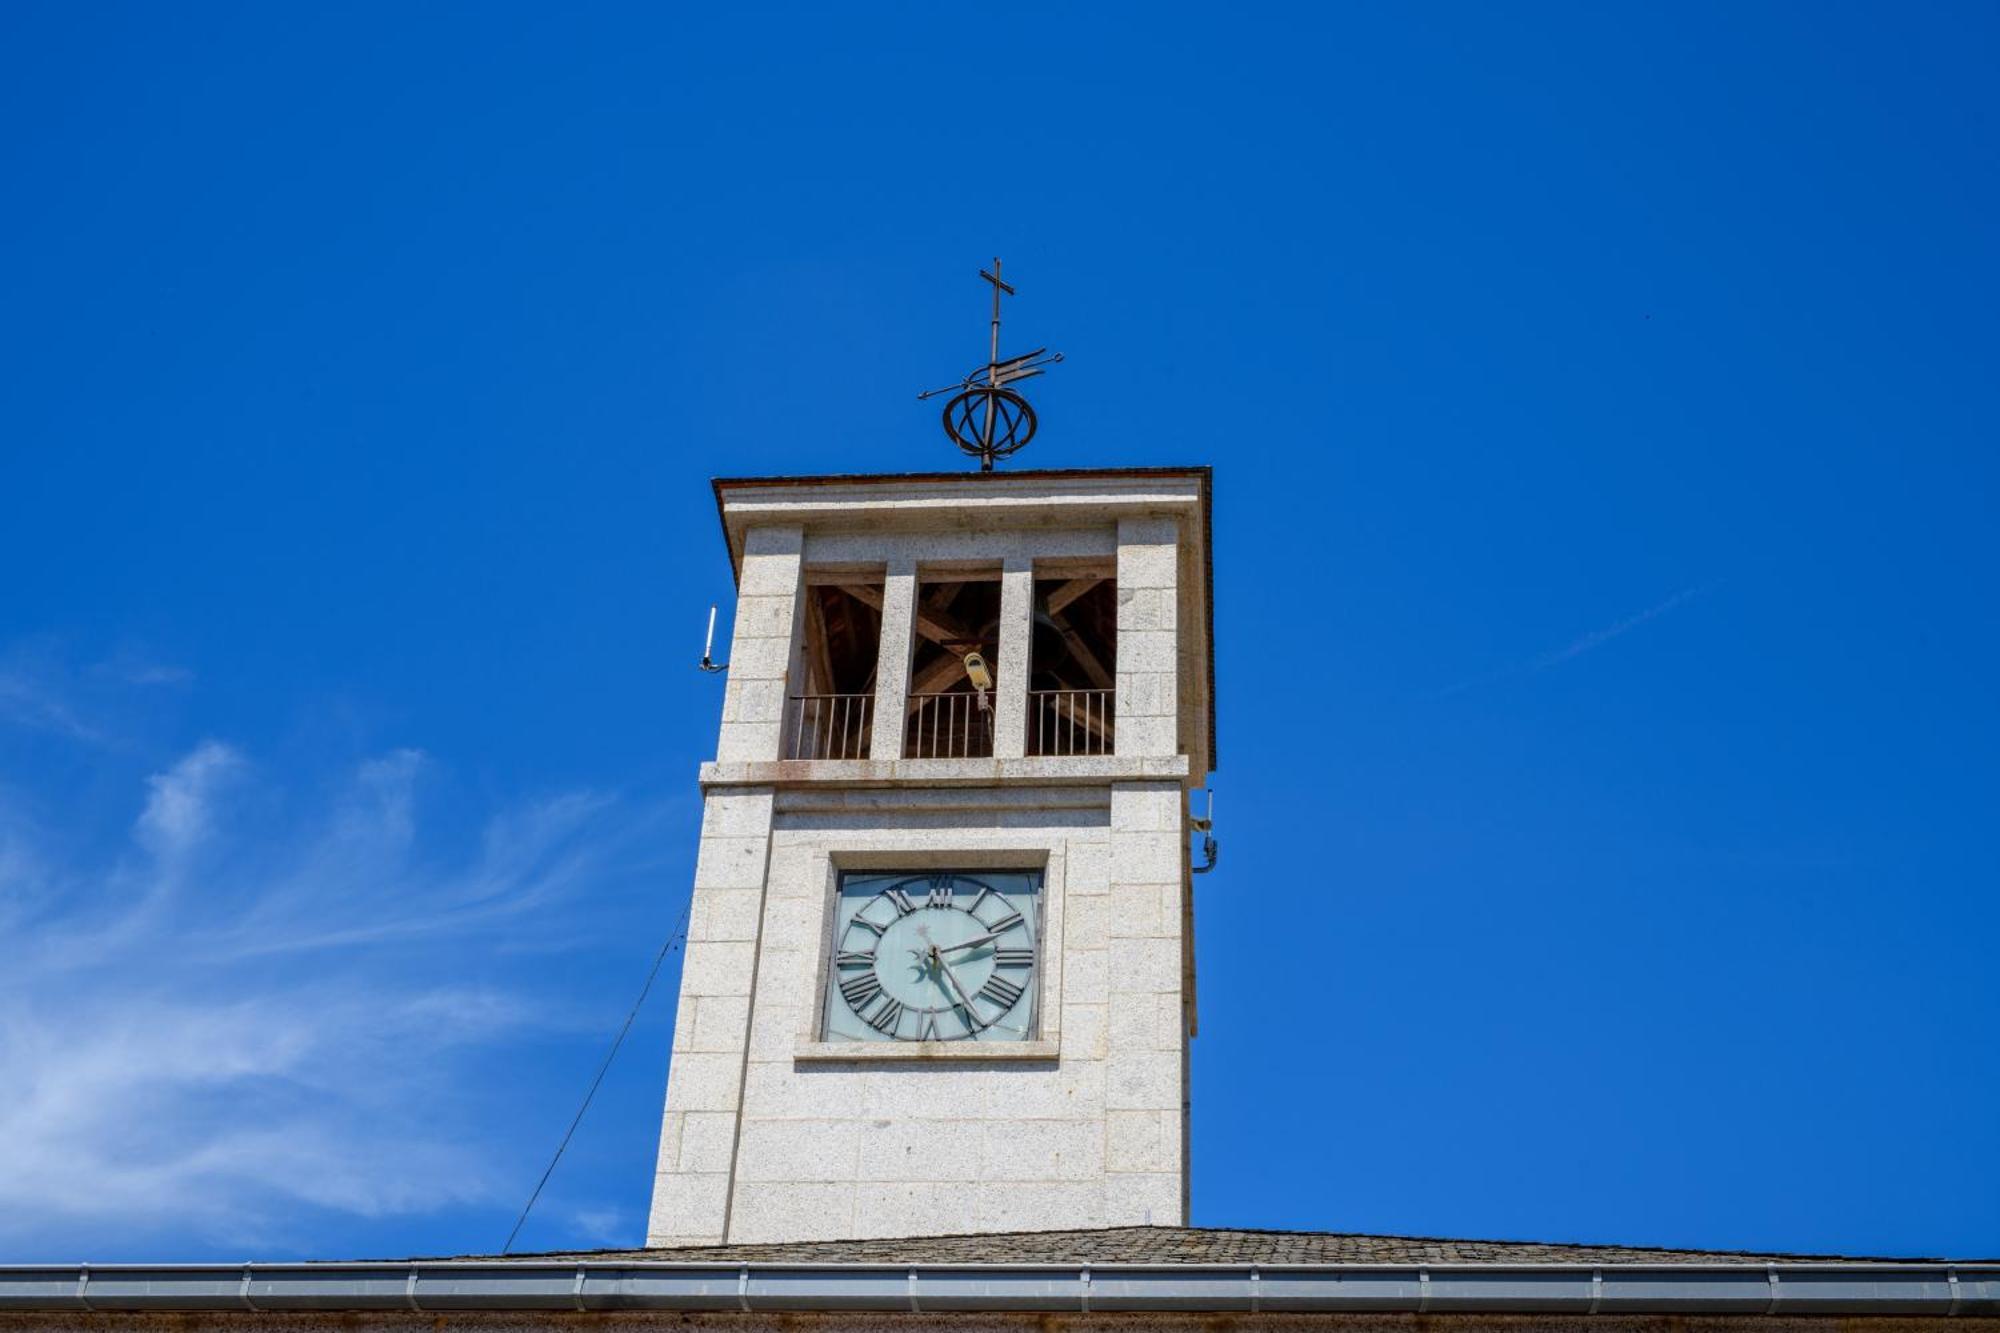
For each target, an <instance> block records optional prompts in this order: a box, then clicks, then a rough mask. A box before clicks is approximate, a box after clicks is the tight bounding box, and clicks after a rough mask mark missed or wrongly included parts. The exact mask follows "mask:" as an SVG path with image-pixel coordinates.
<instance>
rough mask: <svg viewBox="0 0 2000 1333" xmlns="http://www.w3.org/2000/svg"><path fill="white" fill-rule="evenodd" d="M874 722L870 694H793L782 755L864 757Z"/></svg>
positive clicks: (824, 757) (831, 757)
mask: <svg viewBox="0 0 2000 1333" xmlns="http://www.w3.org/2000/svg"><path fill="white" fill-rule="evenodd" d="M874 724H875V696H874V695H872V694H797V695H793V696H792V717H791V725H790V726H789V727H787V728H786V729H785V758H787V759H866V758H867V757H868V733H869V731H870V730H871V729H872V728H873V726H874Z"/></svg>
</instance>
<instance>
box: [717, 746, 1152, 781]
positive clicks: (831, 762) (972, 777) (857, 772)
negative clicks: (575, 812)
mask: <svg viewBox="0 0 2000 1333" xmlns="http://www.w3.org/2000/svg"><path fill="white" fill-rule="evenodd" d="M1159 781H1172V782H1179V783H1181V784H1183V785H1186V783H1187V782H1188V759H1187V756H1186V755H1183V754H1174V755H1159V756H1139V755H1089V756H1073V757H1064V758H1034V759H887V760H883V761H881V762H879V763H878V762H877V761H875V760H873V759H775V760H748V761H742V760H738V761H730V762H720V761H717V762H712V763H706V764H703V765H702V766H701V785H702V786H704V787H746V786H747V787H792V786H834V787H891V786H903V785H906V784H908V785H918V786H926V787H997V786H1005V785H1007V784H1009V783H1024V784H1025V783H1032V784H1034V785H1036V786H1044V787H1046V786H1054V785H1060V784H1063V783H1105V782H1159Z"/></svg>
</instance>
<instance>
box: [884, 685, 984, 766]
mask: <svg viewBox="0 0 2000 1333" xmlns="http://www.w3.org/2000/svg"><path fill="white" fill-rule="evenodd" d="M981 702H982V700H981V698H980V696H979V695H977V694H975V693H972V692H969V691H966V690H952V691H948V692H946V693H943V694H913V695H911V696H910V720H909V723H908V725H907V726H906V727H905V728H904V733H903V754H904V756H905V757H906V758H910V759H989V758H991V757H992V755H993V709H992V695H991V694H988V695H987V696H986V698H985V700H984V702H985V703H986V704H987V706H986V707H984V708H982V707H980V704H981Z"/></svg>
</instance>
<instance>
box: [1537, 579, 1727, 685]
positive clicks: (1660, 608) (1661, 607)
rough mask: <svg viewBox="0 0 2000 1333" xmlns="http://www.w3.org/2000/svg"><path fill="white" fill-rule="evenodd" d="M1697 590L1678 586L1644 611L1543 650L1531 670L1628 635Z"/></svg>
mask: <svg viewBox="0 0 2000 1333" xmlns="http://www.w3.org/2000/svg"><path fill="white" fill-rule="evenodd" d="M1699 591H1701V590H1700V589H1699V588H1682V589H1681V590H1680V591H1679V592H1677V593H1675V594H1674V595H1673V596H1671V597H1669V598H1667V599H1666V600H1665V601H1663V602H1660V603H1658V604H1657V605H1654V606H1649V607H1647V608H1646V609H1645V610H1644V611H1640V612H1638V613H1636V614H1634V615H1629V616H1626V617H1625V618H1624V619H1623V620H1620V621H1617V622H1615V623H1613V624H1610V625H1606V626H1605V627H1604V628H1603V629H1594V630H1592V631H1591V632H1590V633H1588V634H1581V635H1578V636H1577V637H1576V638H1575V639H1572V640H1571V641H1570V642H1569V643H1568V644H1567V645H1565V646H1564V647H1561V648H1558V649H1556V650H1555V651H1554V652H1552V653H1544V654H1543V655H1542V656H1541V657H1538V658H1536V659H1535V670H1537V671H1546V670H1548V669H1549V668H1550V667H1552V666H1560V665H1561V664H1563V663H1564V662H1567V661H1569V660H1570V659H1571V658H1575V657H1582V656H1583V655H1584V654H1585V653H1588V652H1592V651H1594V650H1596V649H1598V648H1602V647H1603V646H1604V645H1605V644H1607V643H1610V642H1611V641H1612V640H1613V639H1615V638H1618V637H1619V636H1620V635H1624V634H1630V633H1631V632H1632V631H1633V630H1635V629H1637V628H1639V626H1641V625H1643V624H1645V623H1646V622H1647V621H1649V620H1658V619H1659V618H1660V617H1661V616H1663V615H1665V614H1666V613H1667V612H1669V611H1671V610H1673V609H1674V608H1675V607H1677V606H1679V605H1680V604H1681V603H1682V602H1685V601H1687V600H1688V599H1689V598H1690V597H1693V596H1694V595H1695V594H1696V593H1697V592H1699Z"/></svg>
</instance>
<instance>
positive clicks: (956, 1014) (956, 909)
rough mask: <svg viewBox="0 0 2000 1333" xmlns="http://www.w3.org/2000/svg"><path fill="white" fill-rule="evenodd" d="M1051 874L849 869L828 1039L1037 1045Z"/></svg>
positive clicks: (843, 884)
mask: <svg viewBox="0 0 2000 1333" xmlns="http://www.w3.org/2000/svg"><path fill="white" fill-rule="evenodd" d="M1041 907H1042V876H1041V872H1040V871H988V870H982V871H977V872H971V873H957V872H954V873H951V874H941V873H936V872H930V871H926V872H923V873H919V874H912V873H909V872H896V873H884V872H879V871H849V872H844V873H843V874H842V875H841V877H840V889H839V894H838V901H837V902H836V904H835V912H834V922H833V931H832V949H831V957H830V958H829V960H828V967H827V989H826V997H825V1021H824V1033H823V1035H824V1036H825V1038H826V1040H828V1041H907V1042H925V1041H1027V1040H1029V1039H1031V1038H1032V1037H1034V1036H1035V1023H1036V1013H1035V997H1036V994H1037V992H1038V990H1039V988H1040V964H1041V953H1040V945H1041V940H1040V938H1039V935H1040V929H1039V928H1040V925H1041Z"/></svg>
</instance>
